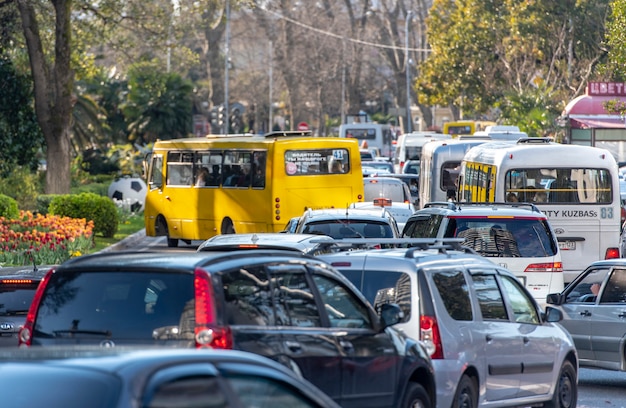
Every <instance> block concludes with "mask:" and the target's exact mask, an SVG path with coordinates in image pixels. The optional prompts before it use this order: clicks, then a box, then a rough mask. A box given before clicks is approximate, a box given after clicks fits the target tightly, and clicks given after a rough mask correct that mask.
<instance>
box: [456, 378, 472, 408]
mask: <svg viewBox="0 0 626 408" xmlns="http://www.w3.org/2000/svg"><path fill="white" fill-rule="evenodd" d="M476 407H478V384H476V381H475V380H474V379H473V378H471V377H469V376H467V375H463V376H462V377H461V381H459V385H458V386H457V387H456V393H455V394H454V401H452V408H476Z"/></svg>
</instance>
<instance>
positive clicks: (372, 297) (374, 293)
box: [342, 270, 411, 322]
mask: <svg viewBox="0 0 626 408" xmlns="http://www.w3.org/2000/svg"><path fill="white" fill-rule="evenodd" d="M342 273H343V275H344V276H345V277H346V278H348V280H349V281H350V282H352V284H353V285H354V286H356V287H357V289H359V291H360V292H361V293H362V294H363V295H364V296H365V298H366V299H367V300H368V301H369V302H370V303H371V304H372V305H373V306H374V309H376V310H378V309H379V307H380V306H381V305H383V304H385V303H396V304H398V305H399V306H400V308H401V309H402V312H404V317H403V318H402V319H401V322H408V321H409V319H410V317H411V278H410V277H409V275H408V274H406V273H403V272H395V271H374V270H368V271H367V272H363V271H351V270H344V271H342ZM381 288H382V289H381Z"/></svg>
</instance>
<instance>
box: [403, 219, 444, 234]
mask: <svg viewBox="0 0 626 408" xmlns="http://www.w3.org/2000/svg"><path fill="white" fill-rule="evenodd" d="M443 219H444V218H443V217H442V216H440V215H436V214H428V215H426V214H424V215H423V216H422V215H420V216H419V217H415V218H414V219H412V220H410V221H409V222H408V223H407V224H406V226H405V229H404V232H403V234H402V235H403V236H405V237H409V238H436V237H437V234H438V233H439V228H440V226H441V222H442V221H443Z"/></svg>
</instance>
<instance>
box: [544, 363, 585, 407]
mask: <svg viewBox="0 0 626 408" xmlns="http://www.w3.org/2000/svg"><path fill="white" fill-rule="evenodd" d="M576 383H577V381H576V370H575V369H574V366H573V365H572V363H570V362H569V361H564V362H563V365H562V366H561V371H560V372H559V380H558V382H557V384H556V389H555V390H554V396H553V397H552V401H549V402H547V403H545V404H544V405H543V406H544V408H573V407H575V406H576V401H577V400H578V387H577V386H576Z"/></svg>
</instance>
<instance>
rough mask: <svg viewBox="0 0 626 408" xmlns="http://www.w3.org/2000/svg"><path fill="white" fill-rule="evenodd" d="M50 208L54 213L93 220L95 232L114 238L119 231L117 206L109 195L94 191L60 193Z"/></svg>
mask: <svg viewBox="0 0 626 408" xmlns="http://www.w3.org/2000/svg"><path fill="white" fill-rule="evenodd" d="M48 210H49V212H50V213H51V214H54V215H60V216H65V217H70V218H85V219H87V220H88V221H89V220H93V223H94V234H102V236H104V237H105V238H112V237H113V236H114V235H115V233H116V232H117V228H118V224H119V216H118V213H117V206H116V205H115V203H113V201H112V200H111V199H109V198H108V197H103V196H99V195H97V194H94V193H81V194H69V195H59V196H57V197H55V198H54V199H53V200H52V202H51V203H50V206H49V207H48Z"/></svg>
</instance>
